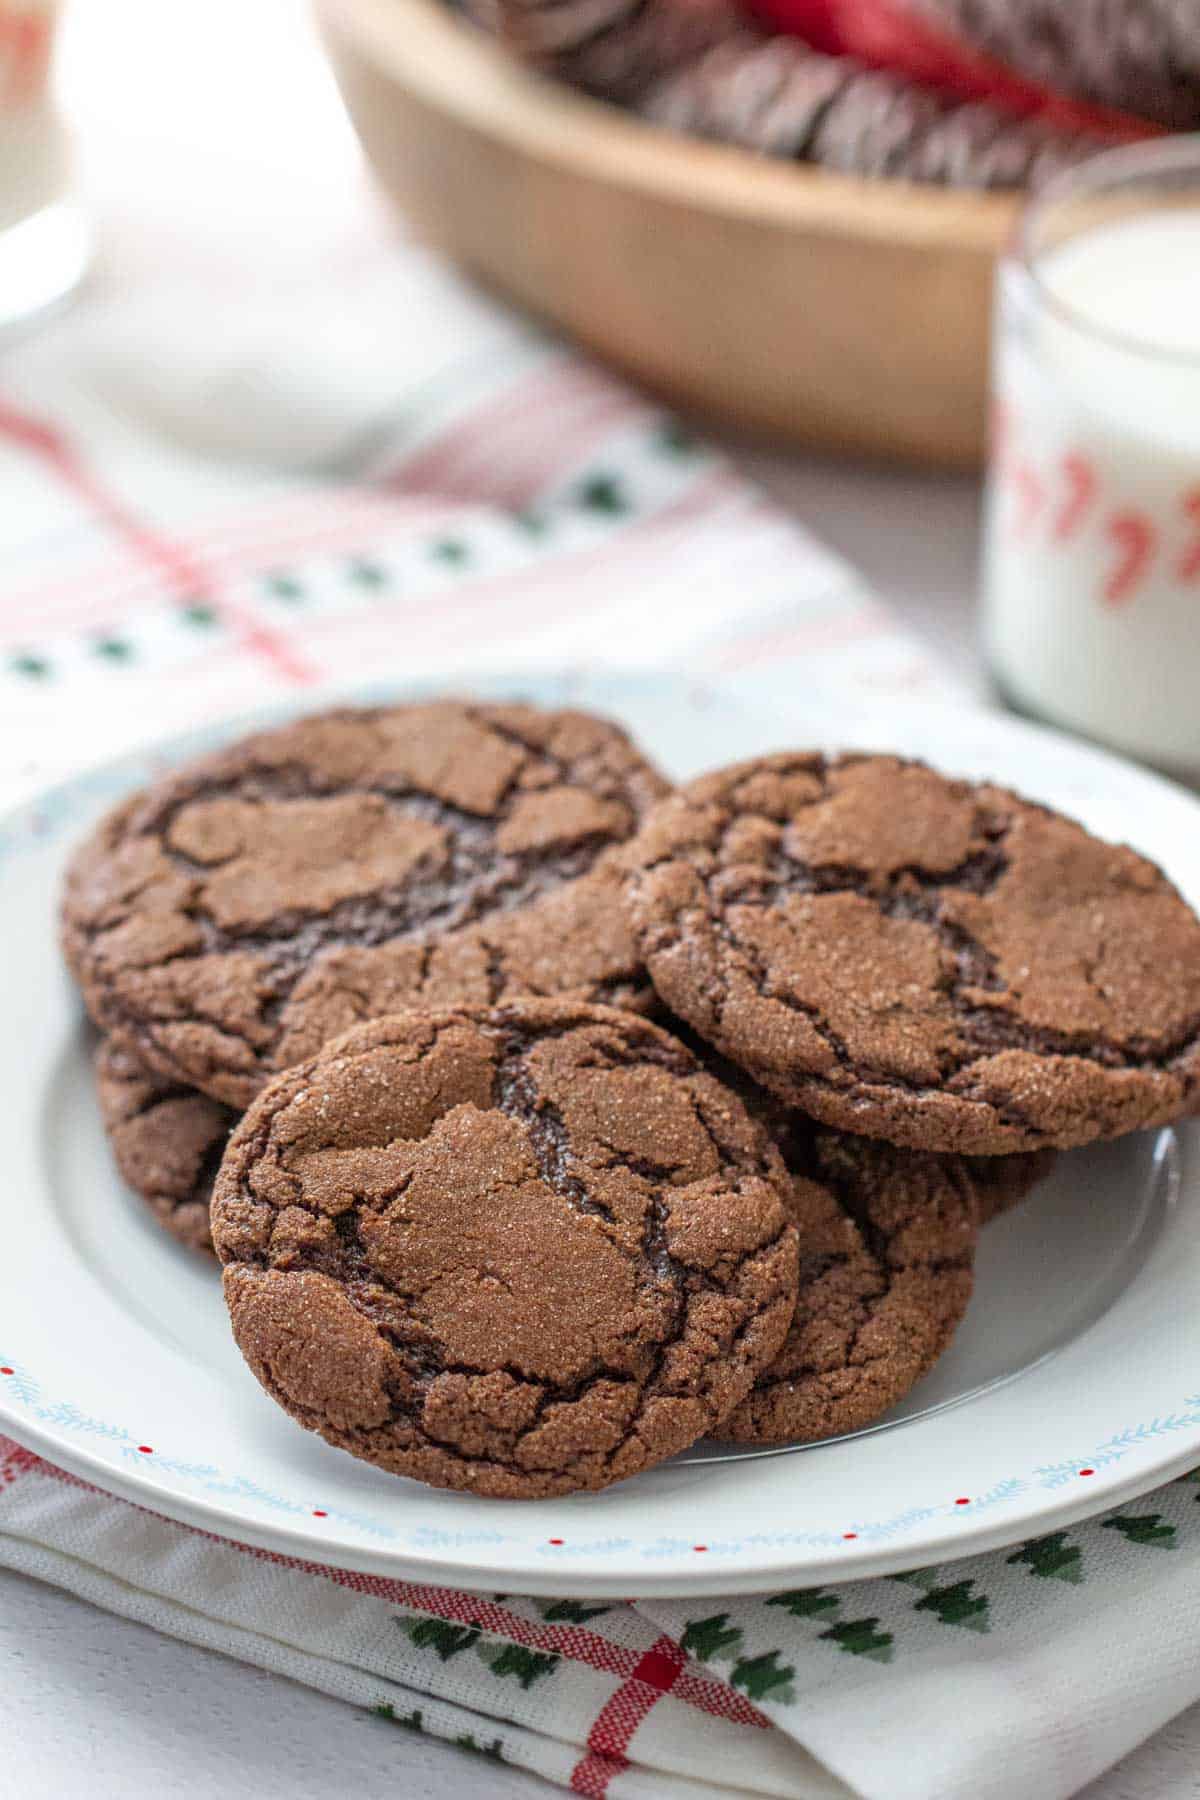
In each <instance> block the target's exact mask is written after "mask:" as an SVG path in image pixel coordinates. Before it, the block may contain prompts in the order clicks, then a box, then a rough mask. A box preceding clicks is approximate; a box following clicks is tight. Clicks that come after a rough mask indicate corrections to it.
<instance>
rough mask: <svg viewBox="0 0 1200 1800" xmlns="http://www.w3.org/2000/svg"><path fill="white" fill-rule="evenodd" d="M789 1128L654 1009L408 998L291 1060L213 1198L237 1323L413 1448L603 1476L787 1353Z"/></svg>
mask: <svg viewBox="0 0 1200 1800" xmlns="http://www.w3.org/2000/svg"><path fill="white" fill-rule="evenodd" d="M785 1189H786V1176H785V1172H784V1169H783V1165H782V1163H781V1161H780V1158H779V1154H778V1151H777V1150H776V1149H775V1147H774V1146H773V1145H772V1144H771V1142H770V1140H769V1138H768V1136H767V1134H766V1133H765V1131H764V1130H763V1129H762V1127H761V1126H760V1125H758V1124H757V1123H756V1122H755V1121H754V1120H752V1119H751V1118H750V1116H749V1115H748V1113H747V1112H746V1110H745V1109H744V1107H743V1106H742V1104H741V1102H740V1101H739V1100H738V1099H737V1097H736V1096H735V1095H733V1094H731V1093H730V1092H729V1091H728V1090H727V1089H725V1088H723V1087H722V1086H721V1084H720V1083H719V1082H717V1081H716V1080H715V1079H714V1078H713V1077H712V1076H711V1075H709V1074H708V1073H707V1072H705V1071H704V1070H702V1069H701V1068H700V1067H699V1065H698V1064H697V1063H696V1061H695V1059H694V1058H693V1057H692V1056H691V1054H690V1053H689V1052H688V1051H687V1050H686V1049H685V1048H684V1047H683V1046H682V1045H681V1044H678V1043H677V1042H676V1041H675V1040H674V1039H673V1038H671V1037H669V1036H668V1035H667V1034H666V1033H665V1032H663V1031H661V1030H659V1029H658V1027H657V1026H654V1025H652V1024H650V1023H649V1022H648V1021H646V1020H644V1019H641V1018H638V1017H637V1016H635V1015H634V1014H631V1013H621V1012H617V1011H614V1010H612V1009H610V1008H607V1007H592V1006H585V1005H581V1004H572V1003H569V1002H562V1001H547V1000H528V1001H515V1002H512V1003H511V1004H507V1005H502V1006H500V1007H498V1008H495V1009H491V1010H488V1009H482V1008H481V1009H476V1010H473V1009H464V1008H447V1009H445V1010H444V1011H424V1012H417V1011H412V1012H407V1013H402V1014H398V1015H396V1016H395V1017H392V1018H390V1019H383V1020H377V1021H375V1022H374V1023H372V1024H369V1025H364V1026H360V1027H358V1028H357V1029H356V1030H354V1031H352V1032H350V1033H348V1034H347V1035H346V1036H345V1037H343V1038H341V1039H339V1040H337V1041H336V1042H335V1043H333V1044H331V1045H328V1046H327V1047H326V1048H325V1049H324V1050H323V1051H322V1052H321V1054H320V1055H319V1056H317V1057H316V1058H314V1059H312V1060H310V1061H308V1062H306V1063H304V1064H301V1065H300V1066H298V1067H296V1068H294V1069H291V1070H289V1071H287V1072H286V1073H284V1074H282V1075H280V1076H277V1077H276V1078H275V1079H274V1080H273V1081H272V1082H271V1083H270V1085H269V1086H268V1087H267V1088H266V1089H265V1091H264V1092H263V1093H262V1094H261V1095H260V1097H259V1098H258V1099H257V1100H256V1101H255V1103H254V1104H253V1106H252V1107H251V1108H250V1110H249V1112H248V1113H247V1114H246V1116H245V1118H244V1119H243V1120H242V1122H241V1124H240V1125H239V1126H238V1128H237V1130H236V1131H235V1132H234V1135H233V1138H232V1139H231V1141H230V1145H229V1149H228V1151H227V1153H226V1156H225V1160H224V1163H223V1164H222V1168H221V1172H220V1175H219V1177H218V1180H217V1186H216V1192H215V1195H214V1198H213V1211H212V1218H213V1237H214V1241H215V1243H216V1247H217V1253H218V1255H219V1256H220V1258H221V1261H222V1262H223V1263H224V1264H225V1265H226V1268H225V1294H226V1300H227V1302H228V1306H229V1311H230V1316H231V1319H232V1322H233V1329H234V1335H235V1337H236V1339H237V1342H238V1345H239V1347H240V1348H241V1351H242V1354H243V1356H244V1357H245V1358H246V1361H247V1362H248V1363H249V1365H250V1368H251V1369H252V1370H253V1372H254V1374H255V1375H256V1376H257V1377H258V1379H259V1381H260V1382H261V1383H262V1385H263V1386H264V1387H265V1388H266V1390H267V1392H268V1393H270V1394H271V1395H272V1396H273V1398H274V1399H275V1400H277V1401H278V1402H279V1404H280V1405H281V1406H283V1407H284V1408H285V1409H286V1410H287V1411H288V1412H289V1413H291V1415H292V1416H293V1417H294V1418H296V1419H297V1420H299V1422H300V1423H301V1424H303V1425H306V1426H308V1427H309V1428H310V1429H311V1430H313V1431H317V1432H319V1433H320V1434H321V1436H322V1437H324V1438H326V1439H327V1440H328V1441H329V1442H330V1443H331V1444H336V1445H339V1446H341V1447H342V1448H343V1449H346V1450H349V1451H350V1452H351V1453H352V1454H353V1455H355V1456H360V1457H363V1458H364V1459H365V1460H367V1461H369V1462H373V1463H376V1464H377V1465H379V1466H380V1467H381V1468H384V1469H390V1470H392V1471H394V1472H395V1473H397V1474H403V1475H411V1476H415V1477H416V1478H418V1479H419V1480H422V1481H428V1482H431V1483H433V1484H434V1485H436V1486H440V1487H452V1488H462V1489H467V1490H470V1491H471V1492H474V1493H479V1494H491V1495H497V1496H501V1497H505V1498H536V1497H538V1496H542V1495H550V1494H565V1493H570V1492H572V1491H574V1490H576V1489H596V1488H602V1487H605V1486H607V1485H608V1484H609V1483H610V1482H613V1481H618V1480H620V1479H622V1478H623V1477H625V1476H628V1475H633V1474H636V1473H637V1472H638V1471H639V1470H641V1469H645V1468H647V1467H649V1466H650V1465H651V1464H653V1463H657V1462H659V1461H661V1460H662V1459H663V1458H664V1457H667V1456H670V1455H672V1454H673V1453H674V1452H676V1451H678V1450H682V1449H683V1448H685V1447H686V1446H687V1445H688V1444H691V1443H692V1442H694V1440H695V1439H696V1438H698V1437H701V1436H702V1435H703V1434H704V1433H705V1432H707V1431H709V1430H710V1429H711V1428H712V1427H713V1426H714V1425H715V1424H716V1423H717V1421H718V1420H719V1419H720V1418H722V1417H724V1416H725V1415H726V1414H727V1413H729V1412H730V1411H731V1410H732V1409H733V1408H734V1407H735V1406H736V1405H737V1404H738V1402H739V1401H740V1400H742V1399H743V1398H744V1396H745V1395H746V1393H747V1392H748V1391H749V1389H750V1387H751V1385H752V1384H753V1382H754V1380H755V1378H756V1377H757V1376H758V1375H759V1374H761V1372H762V1371H763V1370H764V1369H765V1368H766V1367H767V1366H768V1364H769V1363H770V1362H771V1360H772V1359H773V1357H774V1356H775V1355H776V1354H777V1352H778V1351H779V1348H780V1346H781V1344H782V1343H783V1340H784V1337H785V1334H786V1332H787V1329H788V1326H789V1323H790V1321H791V1317H792V1311H793V1308H794V1305H795V1297H796V1257H797V1252H796V1232H795V1228H794V1227H793V1226H792V1225H791V1224H790V1223H789V1220H788V1217H787V1213H786V1210H785V1206H784V1201H783V1198H782V1195H783V1193H784V1191H785Z"/></svg>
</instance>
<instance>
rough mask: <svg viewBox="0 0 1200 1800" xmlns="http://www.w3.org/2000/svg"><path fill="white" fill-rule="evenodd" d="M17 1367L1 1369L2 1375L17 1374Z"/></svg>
mask: <svg viewBox="0 0 1200 1800" xmlns="http://www.w3.org/2000/svg"><path fill="white" fill-rule="evenodd" d="M15 1374H16V1370H15V1369H0V1375H15Z"/></svg>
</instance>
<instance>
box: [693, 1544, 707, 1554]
mask: <svg viewBox="0 0 1200 1800" xmlns="http://www.w3.org/2000/svg"><path fill="white" fill-rule="evenodd" d="M692 1549H693V1551H694V1552H695V1554H696V1555H697V1556H701V1555H703V1553H704V1551H706V1550H707V1549H708V1545H707V1544H693V1545H692Z"/></svg>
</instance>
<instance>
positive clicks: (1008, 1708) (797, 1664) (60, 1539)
mask: <svg viewBox="0 0 1200 1800" xmlns="http://www.w3.org/2000/svg"><path fill="white" fill-rule="evenodd" d="M1198 1483H1200V1476H1192V1477H1190V1478H1188V1479H1186V1480H1183V1481H1177V1482H1174V1483H1172V1485H1171V1486H1170V1487H1167V1488H1164V1489H1162V1490H1161V1491H1160V1492H1158V1493H1156V1494H1154V1495H1153V1496H1152V1497H1150V1498H1148V1499H1146V1500H1144V1501H1140V1502H1138V1503H1136V1504H1135V1505H1132V1506H1129V1507H1127V1508H1125V1509H1124V1510H1122V1511H1120V1512H1116V1513H1111V1514H1109V1515H1107V1516H1106V1517H1104V1518H1101V1519H1098V1520H1095V1521H1092V1522H1091V1523H1089V1524H1086V1525H1077V1526H1074V1527H1072V1529H1071V1530H1069V1531H1056V1532H1054V1533H1052V1534H1051V1535H1050V1536H1048V1537H1043V1538H1039V1539H1037V1540H1036V1541H1035V1542H1033V1543H1029V1544H1024V1545H1022V1546H1019V1547H1018V1548H1016V1549H1014V1550H1011V1551H999V1552H997V1553H995V1554H993V1555H989V1556H979V1557H974V1558H972V1559H971V1560H969V1561H966V1562H956V1563H954V1564H952V1565H951V1566H949V1567H946V1568H941V1569H919V1570H915V1571H913V1572H912V1573H910V1574H906V1575H900V1576H896V1577H894V1578H892V1579H889V1580H880V1581H869V1582H859V1583H856V1584H852V1585H848V1586H844V1587H824V1588H807V1589H796V1590H793V1591H791V1592H785V1593H777V1594H770V1595H766V1596H764V1597H762V1598H753V1599H744V1598H732V1599H720V1600H713V1599H709V1600H694V1601H690V1602H689V1601H682V1602H681V1601H670V1602H668V1601H662V1600H634V1601H615V1602H608V1603H606V1602H604V1601H600V1600H571V1599H558V1600H528V1599H518V1598H515V1597H514V1596H512V1595H510V1594H509V1595H491V1594H475V1593H463V1592H460V1591H456V1590H454V1589H451V1588H442V1587H428V1586H425V1585H422V1584H420V1583H417V1582H405V1581H395V1580H386V1579H383V1578H379V1577H375V1576H369V1575H354V1574H348V1573H345V1572H344V1571H340V1570H337V1569H323V1568H318V1567H316V1566H315V1565H313V1564H311V1563H301V1562H295V1561H292V1560H290V1559H289V1558H287V1557H283V1556H275V1555H272V1554H270V1553H269V1552H266V1551H262V1550H253V1549H250V1548H248V1547H247V1546H245V1545H242V1544H234V1543H229V1542H226V1541H225V1540H223V1539H221V1538H216V1537H211V1536H209V1535H208V1534H207V1533H205V1532H201V1531H196V1530H193V1529H192V1528H190V1527H189V1526H185V1525H177V1524H175V1523H173V1522H172V1521H171V1520H168V1519H162V1518H159V1517H158V1516H157V1515H155V1514H154V1513H149V1512H144V1511H142V1510H141V1509H140V1508H138V1507H135V1506H131V1505H129V1504H128V1502H126V1501H124V1500H116V1499H113V1498H112V1497H111V1496H109V1495H107V1494H102V1493H100V1492H99V1491H98V1490H96V1489H94V1488H90V1487H88V1486H87V1485H86V1484H84V1483H83V1482H80V1481H78V1480H76V1478H75V1477H74V1476H72V1475H67V1474H65V1473H64V1472H63V1471H62V1470H60V1469H55V1468H53V1467H51V1466H50V1465H49V1464H47V1463H44V1462H42V1461H40V1460H39V1459H38V1458H37V1457H35V1456H33V1455H31V1454H30V1453H29V1452H28V1451H26V1450H22V1449H20V1448H19V1447H18V1446H17V1445H16V1444H13V1443H10V1442H8V1440H6V1439H0V1564H6V1565H7V1566H8V1567H10V1568H14V1569H19V1570H21V1571H22V1572H23V1573H25V1574H27V1575H34V1576H37V1577H39V1578H40V1579H41V1580H43V1581H50V1582H53V1583H54V1584H55V1585H56V1586H58V1587H64V1588H67V1589H69V1590H70V1592H72V1593H74V1594H77V1595H79V1596H80V1597H82V1598H83V1599H86V1600H91V1601H93V1602H94V1603H95V1604H96V1605H98V1606H104V1607H107V1608H108V1609H109V1610H110V1611H112V1612H116V1613H120V1614H121V1615H122V1616H124V1617H125V1618H130V1619H137V1620H140V1621H141V1622H142V1623H143V1624H147V1625H153V1626H155V1627H157V1628H158V1629H159V1630H160V1631H166V1632H169V1633H170V1634H171V1635H172V1636H173V1637H178V1638H182V1639H184V1640H185V1641H186V1642H188V1643H193V1644H201V1645H203V1646H204V1647H205V1648H207V1649H210V1650H222V1651H224V1652H225V1653H226V1654H227V1655H229V1656H236V1657H239V1658H241V1660H242V1661H244V1662H249V1663H253V1664H255V1665H257V1666H258V1667H260V1668H264V1669H272V1670H274V1671H275V1672H276V1673H278V1674H281V1675H290V1676H291V1677H292V1678H293V1679H295V1680H297V1681H303V1682H306V1683H308V1685H309V1686H311V1687H315V1688H318V1689H320V1690H321V1691H322V1692H324V1693H327V1694H334V1695H337V1696H339V1697H341V1698H342V1699H345V1700H351V1701H353V1702H355V1704H357V1705H359V1706H365V1707H369V1708H371V1709H372V1710H373V1711H374V1712H375V1713H376V1714H378V1715H379V1716H380V1717H381V1718H383V1719H386V1720H387V1721H389V1723H391V1724H392V1725H395V1726H396V1727H398V1728H399V1729H401V1730H406V1731H424V1732H429V1733H432V1734H433V1735H434V1736H436V1737H441V1738H447V1739H449V1740H450V1741H451V1742H452V1743H456V1744H459V1745H461V1746H462V1748H463V1749H464V1750H468V1751H472V1752H474V1753H475V1754H476V1755H478V1756H483V1757H492V1758H494V1759H496V1760H497V1761H500V1762H507V1763H513V1764H515V1765H517V1766H519V1767H521V1768H525V1769H532V1770H535V1771H536V1772H537V1773H538V1774H540V1775H545V1776H547V1777H548V1778H549V1779H550V1780H552V1781H557V1782H559V1783H560V1784H561V1785H562V1786H563V1787H565V1788H568V1789H569V1790H570V1791H571V1792H572V1793H576V1794H584V1795H588V1796H591V1797H592V1800H599V1797H600V1796H606V1797H611V1800H626V1797H628V1800H643V1796H644V1797H647V1800H669V1797H671V1796H676V1797H677V1800H703V1796H705V1795H710V1796H713V1800H716V1796H717V1795H718V1794H720V1793H738V1794H753V1795H760V1794H761V1795H772V1796H787V1797H789V1800H835V1797H836V1796H849V1795H860V1796H864V1797H865V1800H966V1797H967V1796H971V1800H1012V1797H1013V1796H1014V1795H1015V1796H1022V1797H1023V1796H1026V1795H1028V1796H1034V1795H1036V1796H1037V1800H1063V1797H1065V1796H1067V1795H1070V1794H1074V1793H1076V1792H1078V1790H1079V1789H1080V1788H1081V1787H1082V1786H1083V1785H1084V1784H1085V1783H1086V1782H1088V1781H1089V1780H1090V1779H1091V1778H1092V1777H1093V1776H1095V1775H1098V1774H1100V1773H1101V1772H1102V1771H1103V1770H1104V1769H1105V1768H1107V1767H1109V1766H1110V1765H1111V1764H1112V1763H1113V1762H1115V1761H1116V1760H1117V1759H1118V1758H1119V1757H1121V1756H1122V1755H1124V1754H1125V1752H1126V1751H1127V1750H1129V1749H1131V1748H1133V1746H1134V1745H1136V1744H1138V1743H1140V1742H1141V1741H1142V1739H1143V1738H1144V1737H1146V1736H1147V1735H1148V1734H1149V1733H1150V1732H1152V1731H1154V1730H1156V1729H1157V1727H1158V1726H1159V1725H1161V1724H1163V1723H1164V1722H1165V1721H1166V1720H1167V1719H1169V1718H1172V1717H1173V1716H1174V1715H1175V1714H1176V1713H1177V1712H1179V1711H1180V1710H1181V1709H1182V1708H1183V1707H1184V1706H1186V1705H1188V1704H1189V1702H1191V1701H1193V1700H1195V1699H1196V1698H1197V1696H1198V1695H1200V1667H1198V1666H1197V1658H1196V1642H1195V1621H1196V1606H1197V1596H1200V1507H1198V1506H1197V1502H1198V1501H1200V1484H1198Z"/></svg>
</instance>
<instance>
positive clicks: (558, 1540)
mask: <svg viewBox="0 0 1200 1800" xmlns="http://www.w3.org/2000/svg"><path fill="white" fill-rule="evenodd" d="M546 1542H547V1543H548V1544H561V1543H562V1539H561V1538H547V1539H546Z"/></svg>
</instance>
